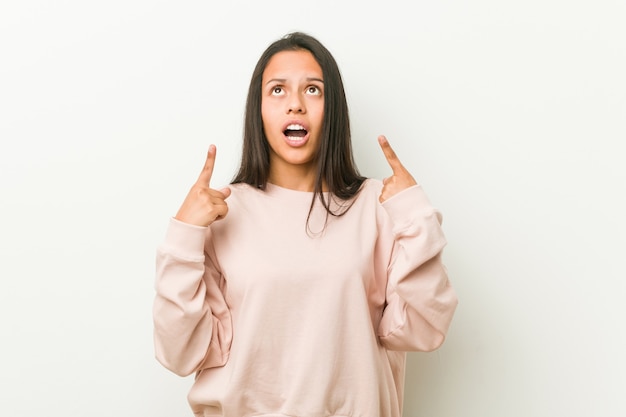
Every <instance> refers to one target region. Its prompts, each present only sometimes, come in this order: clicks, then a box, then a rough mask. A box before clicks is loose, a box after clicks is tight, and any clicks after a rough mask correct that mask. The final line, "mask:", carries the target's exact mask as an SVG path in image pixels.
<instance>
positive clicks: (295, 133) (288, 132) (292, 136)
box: [283, 124, 309, 141]
mask: <svg viewBox="0 0 626 417" xmlns="http://www.w3.org/2000/svg"><path fill="white" fill-rule="evenodd" d="M308 133H309V132H308V131H307V130H306V129H305V128H304V126H302V125H297V124H291V125H289V126H287V128H286V129H285V130H283V134H284V135H285V136H286V137H287V139H289V140H294V141H298V140H301V139H302V138H304V137H305V136H306V135H307V134H308Z"/></svg>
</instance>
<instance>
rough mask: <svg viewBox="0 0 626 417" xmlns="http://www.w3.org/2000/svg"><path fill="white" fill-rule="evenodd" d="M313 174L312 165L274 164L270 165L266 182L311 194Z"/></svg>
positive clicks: (313, 184) (313, 180)
mask: <svg viewBox="0 0 626 417" xmlns="http://www.w3.org/2000/svg"><path fill="white" fill-rule="evenodd" d="M315 174H316V173H315V166H313V164H305V165H289V164H284V165H283V164H279V163H274V164H271V165H270V172H269V177H268V182H270V183H272V184H274V185H277V186H279V187H282V188H287V189H290V190H295V191H308V192H312V191H313V190H314V189H315ZM323 188H324V189H325V188H326V187H325V186H324V187H323Z"/></svg>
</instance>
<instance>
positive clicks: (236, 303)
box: [154, 179, 457, 417]
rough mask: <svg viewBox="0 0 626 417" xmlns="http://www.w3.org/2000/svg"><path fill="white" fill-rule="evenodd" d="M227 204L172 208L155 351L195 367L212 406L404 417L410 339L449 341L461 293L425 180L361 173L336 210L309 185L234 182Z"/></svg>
mask: <svg viewBox="0 0 626 417" xmlns="http://www.w3.org/2000/svg"><path fill="white" fill-rule="evenodd" d="M230 188H231V190H232V194H231V196H230V197H229V198H228V199H227V202H228V206H229V212H228V215H227V216H226V218H224V219H223V220H220V221H217V222H215V223H213V224H212V225H211V226H209V227H206V228H205V227H198V226H192V225H188V224H185V223H182V222H179V221H176V220H174V219H172V220H171V221H170V225H169V228H168V231H167V234H166V237H165V240H164V242H163V244H162V245H161V246H160V247H159V249H158V252H157V278H156V298H155V301H154V326H155V328H154V335H155V350H156V357H157V359H158V361H159V362H160V363H161V364H163V366H165V367H166V368H167V369H169V370H171V371H173V372H175V373H176V374H178V375H181V376H187V375H190V374H192V373H195V374H196V380H195V383H194V385H193V387H192V388H191V391H190V392H189V396H188V400H189V403H190V405H191V408H192V410H193V412H194V414H195V415H196V416H204V417H209V416H211V417H214V416H223V417H247V416H265V417H330V416H334V417H339V416H341V417H347V416H350V417H400V416H401V414H402V395H403V385H404V368H405V355H406V354H405V353H404V352H406V351H430V350H433V349H436V348H437V347H439V346H440V345H441V343H442V342H443V340H444V337H445V335H446V332H447V330H448V327H449V324H450V321H451V320H452V316H453V314H454V310H455V308H456V305H457V298H456V295H455V292H454V290H453V288H452V287H451V286H450V283H449V282H448V277H447V274H446V269H445V267H444V265H443V264H442V260H441V252H442V249H443V247H444V246H445V244H446V241H445V238H444V235H443V233H442V230H441V226H440V223H441V215H440V214H439V212H438V211H437V210H435V209H434V208H433V207H432V206H431V204H430V202H429V201H428V198H427V197H426V195H425V194H424V192H423V190H422V188H421V187H420V186H413V187H411V188H409V189H407V190H404V191H402V192H401V193H399V194H397V195H395V196H393V197H392V198H390V199H388V200H387V201H385V202H384V203H383V204H381V203H379V201H378V196H379V195H380V190H381V188H382V183H381V182H380V181H378V180H371V179H370V180H367V181H366V182H365V183H364V185H363V188H362V191H361V192H360V194H359V195H358V197H357V199H356V201H355V203H354V205H353V206H352V208H350V210H349V211H348V212H347V213H346V214H345V215H344V216H340V217H333V216H330V217H328V223H327V225H326V228H325V229H323V225H324V221H325V211H324V210H323V208H322V207H321V205H316V208H315V210H314V211H313V213H312V215H311V220H310V223H309V229H310V231H309V233H307V230H306V217H307V213H308V210H309V206H310V203H311V196H312V194H311V193H308V192H301V191H293V190H288V189H285V188H281V187H278V186H275V185H272V184H268V186H267V189H266V191H260V190H257V189H254V188H252V187H250V186H248V185H244V184H239V185H231V186H230Z"/></svg>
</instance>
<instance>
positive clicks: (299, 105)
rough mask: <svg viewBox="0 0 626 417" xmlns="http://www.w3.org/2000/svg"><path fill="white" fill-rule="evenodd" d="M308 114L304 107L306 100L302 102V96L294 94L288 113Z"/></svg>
mask: <svg viewBox="0 0 626 417" xmlns="http://www.w3.org/2000/svg"><path fill="white" fill-rule="evenodd" d="M305 112H306V107H305V105H304V100H302V97H301V96H300V94H293V95H292V96H291V97H290V100H289V103H288V106H287V113H305Z"/></svg>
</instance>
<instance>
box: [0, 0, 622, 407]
mask: <svg viewBox="0 0 626 417" xmlns="http://www.w3.org/2000/svg"><path fill="white" fill-rule="evenodd" d="M625 22H626V4H625V3H624V1H618V0H613V1H611V0H600V1H591V0H588V1H576V0H573V1H565V0H526V1H516V2H512V1H501V0H498V1H496V0H476V1H471V2H466V1H460V0H443V1H437V2H409V1H406V2H401V1H394V0H387V1H384V2H375V3H374V2H363V1H356V0H351V1H344V2H339V1H325V0H324V1H322V0H317V1H314V2H305V3H301V2H280V1H276V0H266V1H247V2H242V1H233V2H228V3H227V2H209V1H148V0H125V1H106V2H105V1H101V2H96V1H78V0H67V1H54V2H53V1H49V2H46V1H43V0H39V1H20V2H17V1H15V2H3V3H2V5H1V6H0V139H1V148H0V174H1V175H0V190H1V194H0V198H1V200H0V210H1V215H0V256H1V258H0V279H1V281H0V329H1V332H2V341H1V343H0V361H1V362H0V382H1V385H2V386H1V387H0V388H1V391H0V415H2V416H7V417H8V416H12V417H17V416H35V415H54V416H86V415H88V416H92V417H105V416H106V417H113V416H116V417H118V416H151V417H155V416H156V417H166V416H168V417H169V416H187V415H190V412H189V409H188V406H187V403H186V393H187V390H188V388H189V386H190V384H191V382H192V381H191V378H179V377H177V376H175V375H174V374H171V373H169V372H168V371H166V370H165V369H163V368H162V367H161V366H160V365H158V363H157V362H156V361H155V360H154V358H153V347H152V322H151V306H152V297H153V279H154V252H155V248H156V246H157V244H158V243H159V242H160V240H161V238H162V237H163V233H164V230H165V226H166V224H167V221H168V218H169V217H170V216H171V215H173V214H174V213H175V211H176V209H177V208H178V205H179V204H180V202H182V199H183V197H184V195H185V194H186V193H187V190H188V188H189V186H190V185H191V183H192V182H193V181H194V180H195V178H196V175H197V174H198V172H199V170H200V168H201V167H202V164H203V161H204V158H205V153H206V149H207V147H208V145H209V144H210V143H215V144H216V145H217V147H218V156H217V167H216V172H215V175H214V182H213V183H214V185H220V184H225V183H227V182H228V181H229V180H230V178H231V176H232V174H233V171H234V169H235V167H236V165H237V162H238V158H239V152H240V139H241V125H242V120H243V110H244V102H245V98H246V90H247V87H248V82H249V78H250V75H251V73H252V69H253V66H254V64H255V63H256V61H257V59H258V57H259V55H260V54H261V52H262V51H263V50H264V49H265V47H266V46H267V45H268V44H269V43H270V42H272V41H274V40H275V39H277V38H278V37H280V36H282V35H284V34H285V33H287V32H289V31H292V30H296V29H297V30H302V31H306V32H309V33H310V34H312V35H314V36H316V37H317V38H318V39H320V40H321V41H322V42H323V43H325V44H326V45H327V47H328V48H329V49H330V50H331V52H332V53H333V54H334V55H335V58H336V59H337V61H338V63H339V65H340V68H341V70H342V73H343V76H344V80H345V83H346V89H347V94H348V99H349V104H350V109H351V115H352V125H353V136H354V145H355V148H356V157H357V161H358V163H359V167H360V169H361V171H362V173H363V174H365V175H367V176H372V177H378V178H382V177H384V176H387V175H388V174H389V169H388V167H387V166H386V164H385V160H384V158H383V156H382V154H381V153H380V151H379V149H378V145H377V143H376V136H377V135H378V134H381V133H384V134H386V135H387V136H388V138H389V139H390V141H391V143H392V145H393V146H394V147H395V149H396V151H397V153H398V154H399V156H400V157H401V159H402V161H403V162H404V164H405V165H406V166H407V167H408V168H409V169H410V171H411V172H412V173H413V174H414V176H415V177H416V178H417V179H418V180H419V181H420V182H421V183H422V184H423V186H424V187H425V189H426V191H427V192H428V194H429V195H430V197H431V200H432V201H433V202H434V204H435V205H436V206H438V207H439V208H440V209H441V210H442V212H443V213H444V228H445V231H446V234H447V237H448V240H449V245H448V247H447V249H446V253H445V259H446V263H447V265H448V268H449V270H450V276H451V279H452V282H453V284H454V286H455V287H456V289H457V292H458V295H459V298H460V305H459V308H458V310H457V315H456V317H455V319H454V322H453V325H452V328H451V329H450V333H449V336H448V339H447V341H446V343H445V344H444V346H443V347H442V348H441V349H440V350H438V351H437V352H434V353H428V354H425V353H424V354H417V353H416V354H411V355H410V356H409V358H410V361H409V368H408V375H407V385H406V402H405V416H406V417H413V416H415V417H529V416H533V417H554V416H570V417H572V416H575V417H577V416H580V417H583V416H584V417H588V416H602V417H617V416H624V415H626V395H624V394H626V363H625V362H626V361H625V359H624V350H625V348H626V334H625V333H626V325H625V324H624V321H625V320H624V319H625V317H626V306H625V302H624V299H625V296H626V286H625V283H624V282H625V281H626V269H625V267H624V252H625V250H626V237H625V236H626V222H625V220H624V215H625V213H626V203H625V200H626V196H625V191H626V187H625V185H624V183H625V181H626V168H625V164H624V150H623V148H622V145H623V142H624V141H625V139H626V76H625V74H626V46H625V45H626V24H625Z"/></svg>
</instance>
